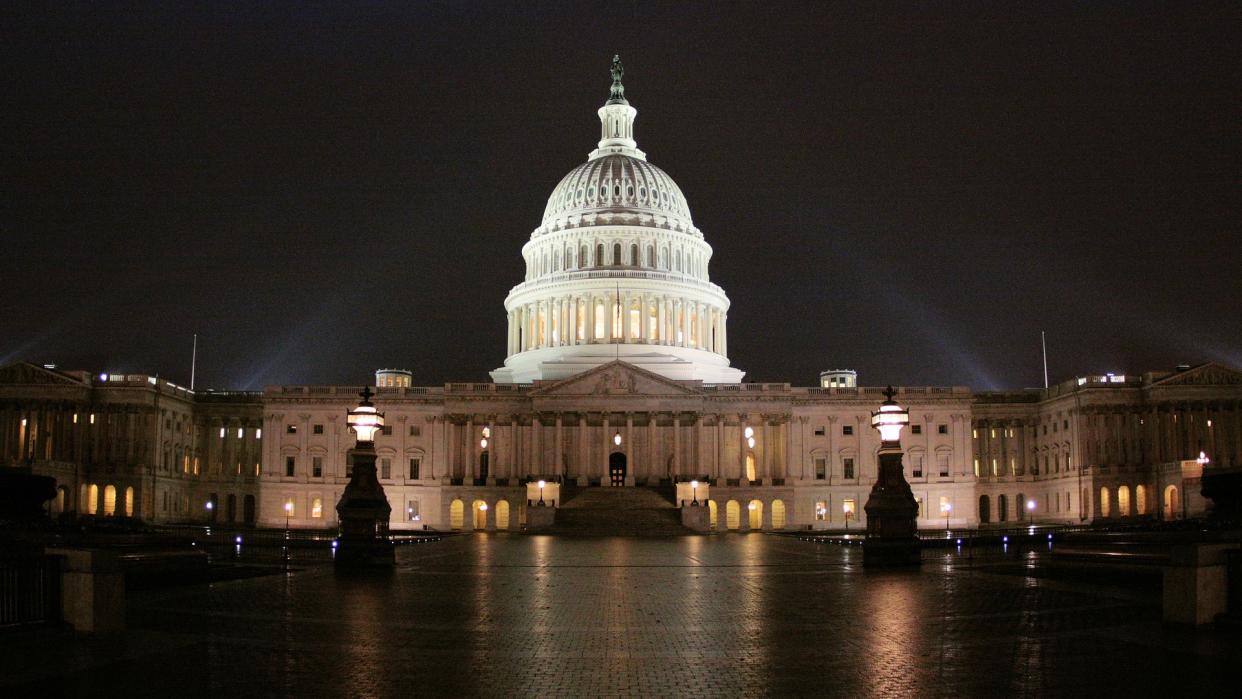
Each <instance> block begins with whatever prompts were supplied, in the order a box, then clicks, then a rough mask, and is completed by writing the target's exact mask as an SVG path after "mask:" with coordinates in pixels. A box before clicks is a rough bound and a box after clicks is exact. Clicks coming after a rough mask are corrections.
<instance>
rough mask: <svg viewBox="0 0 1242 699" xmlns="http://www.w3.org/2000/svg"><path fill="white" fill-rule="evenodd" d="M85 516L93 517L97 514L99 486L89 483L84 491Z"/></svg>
mask: <svg viewBox="0 0 1242 699" xmlns="http://www.w3.org/2000/svg"><path fill="white" fill-rule="evenodd" d="M84 509H85V510H86V514H88V515H93V514H98V513H99V486H98V485H95V484H94V483H91V484H90V486H89V487H88V488H87V489H86V507H85V508H84Z"/></svg>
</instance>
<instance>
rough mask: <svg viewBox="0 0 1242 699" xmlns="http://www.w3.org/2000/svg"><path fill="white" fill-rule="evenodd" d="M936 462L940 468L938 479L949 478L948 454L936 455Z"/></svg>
mask: <svg viewBox="0 0 1242 699" xmlns="http://www.w3.org/2000/svg"><path fill="white" fill-rule="evenodd" d="M936 461H937V464H938V466H939V468H940V477H941V478H948V477H949V455H948V454H937V455H936Z"/></svg>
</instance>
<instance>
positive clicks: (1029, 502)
mask: <svg viewBox="0 0 1242 699" xmlns="http://www.w3.org/2000/svg"><path fill="white" fill-rule="evenodd" d="M1026 511H1027V512H1030V513H1031V517H1034V516H1035V501H1034V500H1027V501H1026Z"/></svg>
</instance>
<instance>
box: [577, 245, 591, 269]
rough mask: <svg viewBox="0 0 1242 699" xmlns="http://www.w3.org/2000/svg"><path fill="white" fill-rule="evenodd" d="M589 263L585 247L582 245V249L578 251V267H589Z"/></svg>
mask: <svg viewBox="0 0 1242 699" xmlns="http://www.w3.org/2000/svg"><path fill="white" fill-rule="evenodd" d="M589 262H590V261H589V260H588V259H587V246H585V245H583V246H582V249H581V250H579V251H578V266H579V267H590V266H591V265H590V264H589Z"/></svg>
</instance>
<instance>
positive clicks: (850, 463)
mask: <svg viewBox="0 0 1242 699" xmlns="http://www.w3.org/2000/svg"><path fill="white" fill-rule="evenodd" d="M841 471H842V473H843V475H844V476H845V477H846V478H853V477H854V460H853V459H845V460H844V461H843V462H842V465H841Z"/></svg>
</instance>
